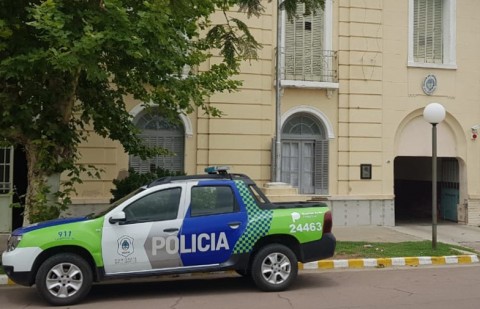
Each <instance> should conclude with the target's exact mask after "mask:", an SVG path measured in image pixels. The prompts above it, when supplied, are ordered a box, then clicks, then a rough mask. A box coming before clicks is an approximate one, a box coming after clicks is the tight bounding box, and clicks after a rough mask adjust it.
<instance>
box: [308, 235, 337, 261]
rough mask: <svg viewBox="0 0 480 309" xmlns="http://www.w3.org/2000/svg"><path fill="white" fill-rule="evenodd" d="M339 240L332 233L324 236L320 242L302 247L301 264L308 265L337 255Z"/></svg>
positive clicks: (313, 242) (309, 243)
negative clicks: (336, 248)
mask: <svg viewBox="0 0 480 309" xmlns="http://www.w3.org/2000/svg"><path fill="white" fill-rule="evenodd" d="M336 245H337V240H336V239H335V236H334V235H333V234H332V233H326V234H323V237H322V238H321V239H320V240H316V241H311V242H308V243H305V244H301V245H300V249H301V250H300V252H301V257H300V262H302V263H308V262H313V261H318V260H324V259H328V258H331V257H332V256H333V255H334V254H335V247H336Z"/></svg>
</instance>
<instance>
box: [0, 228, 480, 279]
mask: <svg viewBox="0 0 480 309" xmlns="http://www.w3.org/2000/svg"><path fill="white" fill-rule="evenodd" d="M333 234H334V235H335V237H336V238H337V240H338V241H365V242H404V241H421V240H432V225H431V224H429V223H408V224H399V225H397V226H393V227H387V226H335V225H334V226H333ZM7 238H8V235H5V234H0V253H1V252H3V250H5V247H6V243H7ZM437 241H438V242H443V243H449V244H455V245H461V246H465V247H469V248H472V249H475V250H477V251H479V252H480V227H475V226H469V225H461V224H456V223H448V222H441V223H439V224H438V225H437ZM471 263H479V259H478V256H477V255H459V256H448V257H398V258H383V259H350V260H324V261H318V262H312V263H306V264H300V265H299V269H300V270H303V269H309V270H310V269H337V268H384V267H390V266H422V265H445V264H471ZM8 283H9V284H11V282H9V281H8V280H7V278H6V276H5V275H0V285H2V284H8Z"/></svg>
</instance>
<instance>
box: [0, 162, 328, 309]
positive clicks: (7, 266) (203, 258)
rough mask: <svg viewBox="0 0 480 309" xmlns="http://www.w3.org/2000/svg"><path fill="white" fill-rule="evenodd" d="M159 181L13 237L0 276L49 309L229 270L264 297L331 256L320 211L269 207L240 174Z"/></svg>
mask: <svg viewBox="0 0 480 309" xmlns="http://www.w3.org/2000/svg"><path fill="white" fill-rule="evenodd" d="M207 172H209V173H208V174H205V175H194V176H175V177H167V178H161V179H158V180H156V181H154V182H152V183H151V184H149V185H147V186H144V187H142V188H140V189H138V190H136V191H135V192H132V193H131V194H130V195H128V196H126V197H125V198H123V199H122V200H119V201H117V202H115V203H113V204H112V205H111V207H109V209H108V210H106V211H103V212H101V213H95V214H91V215H89V216H85V217H81V218H66V219H57V220H53V221H47V222H42V223H37V224H33V225H30V226H27V227H23V228H19V229H17V230H15V231H13V232H12V235H11V236H10V238H9V240H8V244H7V250H6V251H5V252H4V253H3V255H2V261H3V268H4V270H5V273H6V274H7V275H8V277H9V278H10V279H11V280H13V281H14V282H16V283H17V284H21V285H26V286H32V285H34V284H35V285H36V288H37V290H38V291H39V293H40V295H42V296H43V298H45V300H46V301H47V302H49V303H50V304H52V305H70V304H74V303H77V302H79V301H80V300H81V299H83V298H84V297H85V296H86V295H87V294H88V292H89V290H90V288H91V286H92V283H93V282H100V281H105V280H108V279H120V278H140V277H145V276H159V275H172V274H184V273H193V272H211V271H223V270H235V271H236V272H237V273H239V274H241V275H244V276H250V277H251V278H252V279H253V282H254V283H255V284H256V285H257V287H258V288H259V289H261V290H264V291H281V290H284V289H286V288H288V287H289V286H290V285H291V283H292V282H293V280H294V279H295V278H296V276H297V272H298V261H300V262H303V263H306V262H311V261H316V260H320V259H325V258H329V257H331V256H333V254H334V251H335V244H336V240H335V237H334V236H333V234H332V232H331V229H332V216H331V212H330V211H329V209H328V207H326V205H324V204H322V203H314V202H296V203H271V202H269V201H268V199H267V198H266V197H265V196H264V195H263V194H262V192H261V191H260V190H259V189H258V187H257V186H256V185H255V183H254V182H253V181H252V180H251V179H250V178H249V177H247V176H245V175H242V174H230V173H227V172H226V170H225V169H210V170H207Z"/></svg>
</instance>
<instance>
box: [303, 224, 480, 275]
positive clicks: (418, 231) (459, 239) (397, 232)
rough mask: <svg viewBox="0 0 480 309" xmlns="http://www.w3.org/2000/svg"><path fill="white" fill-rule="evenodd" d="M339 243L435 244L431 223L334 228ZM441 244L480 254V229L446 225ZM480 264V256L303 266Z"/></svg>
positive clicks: (439, 229) (441, 228)
mask: <svg viewBox="0 0 480 309" xmlns="http://www.w3.org/2000/svg"><path fill="white" fill-rule="evenodd" d="M333 233H334V234H335V236H336V238H337V240H338V241H365V242H404V241H422V240H430V241H431V240H432V225H431V224H429V223H410V224H399V225H397V226H394V227H386V226H334V227H333ZM437 241H438V242H443V243H448V244H454V245H460V246H464V247H469V248H472V249H474V250H477V251H480V228H479V227H474V226H467V225H461V224H456V223H449V222H442V223H439V224H438V225H437ZM472 263H479V258H478V256H477V255H458V256H440V257H397V258H377V259H349V260H323V261H318V262H312V263H307V264H304V265H300V268H301V269H339V268H384V267H391V266H422V265H446V264H472Z"/></svg>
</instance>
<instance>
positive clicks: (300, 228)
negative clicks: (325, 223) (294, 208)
mask: <svg viewBox="0 0 480 309" xmlns="http://www.w3.org/2000/svg"><path fill="white" fill-rule="evenodd" d="M289 227H290V233H292V234H295V233H301V232H316V231H321V230H322V223H320V222H312V223H305V224H290V225H289Z"/></svg>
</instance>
